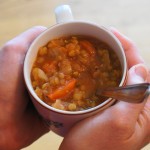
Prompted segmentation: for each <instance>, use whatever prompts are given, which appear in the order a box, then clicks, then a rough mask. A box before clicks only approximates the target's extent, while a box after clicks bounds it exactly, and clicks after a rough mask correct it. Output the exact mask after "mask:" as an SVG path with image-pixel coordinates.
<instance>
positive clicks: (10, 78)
mask: <svg viewBox="0 0 150 150" xmlns="http://www.w3.org/2000/svg"><path fill="white" fill-rule="evenodd" d="M45 29H46V28H45V27H40V26H38V27H34V28H31V29H29V30H28V31H26V32H24V33H22V34H21V35H19V36H17V37H16V38H14V39H13V40H11V41H9V42H7V43H6V44H5V45H4V46H3V47H2V48H1V50H0V149H1V150H20V149H21V148H23V147H25V146H28V145H30V144H31V143H32V142H34V141H35V140H36V139H38V138H39V137H40V136H42V135H43V134H45V133H46V132H48V130H47V129H46V127H45V126H44V123H43V121H42V120H41V118H40V117H39V115H38V114H37V112H36V111H35V110H34V109H33V107H32V105H31V102H29V96H28V94H27V91H26V88H25V84H24V80H23V69H22V68H23V63H24V57H25V54H26V51H27V49H28V48H29V46H30V44H31V43H32V41H33V40H34V39H35V38H36V37H37V36H38V35H39V34H40V33H41V32H43V31H44V30H45Z"/></svg>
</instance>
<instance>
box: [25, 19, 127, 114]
mask: <svg viewBox="0 0 150 150" xmlns="http://www.w3.org/2000/svg"><path fill="white" fill-rule="evenodd" d="M69 35H84V36H90V37H93V38H96V39H98V40H100V41H103V42H105V43H107V44H108V45H109V46H110V47H111V48H112V49H113V50H114V51H115V53H116V54H117V56H118V58H119V60H120V63H121V68H122V79H121V81H120V84H119V86H122V85H123V84H124V82H125V78H126V74H127V62H126V57H125V54H124V50H123V48H122V46H121V43H120V42H119V41H118V39H117V38H116V37H115V36H114V35H113V34H112V33H111V32H110V31H109V30H108V29H106V28H105V27H100V26H98V25H96V24H93V23H89V22H79V21H73V22H67V23H62V24H56V25H54V26H52V27H50V28H49V29H47V30H46V31H45V32H43V33H42V34H41V35H40V36H39V37H38V38H36V39H35V41H34V42H33V43H32V44H31V46H30V48H29V50H28V52H27V55H26V58H25V62H24V78H25V82H26V86H27V88H28V91H29V93H30V94H31V95H32V97H34V99H35V100H36V101H38V102H39V103H40V104H41V105H43V106H44V107H46V108H48V109H50V110H53V111H56V112H59V113H64V114H82V113H88V112H91V111H94V110H97V109H100V108H102V107H104V106H105V105H107V103H109V102H111V101H112V99H111V98H109V99H107V100H106V101H105V102H103V103H101V104H99V105H98V106H96V107H93V108H90V109H87V110H82V111H75V112H72V111H64V110H59V109H56V108H53V107H51V106H49V105H48V104H46V103H45V102H43V101H42V100H41V99H40V98H39V97H38V96H37V95H36V93H35V92H34V89H33V87H32V84H31V78H30V74H31V69H32V66H33V63H34V61H35V59H36V56H37V53H38V50H39V48H40V47H41V46H44V45H45V44H47V42H49V41H50V40H52V39H55V38H58V37H62V36H69Z"/></svg>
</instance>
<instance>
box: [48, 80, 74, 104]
mask: <svg viewBox="0 0 150 150" xmlns="http://www.w3.org/2000/svg"><path fill="white" fill-rule="evenodd" d="M75 83H76V80H75V79H72V80H71V81H69V82H68V83H67V84H66V85H65V86H62V87H60V88H58V89H56V90H55V91H53V92H52V93H50V94H49V95H48V97H49V99H50V100H52V101H55V100H56V99H59V98H63V97H65V96H67V95H68V94H69V93H70V92H71V91H72V90H73V89H74V87H75Z"/></svg>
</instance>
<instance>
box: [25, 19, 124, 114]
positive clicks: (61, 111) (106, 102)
mask: <svg viewBox="0 0 150 150" xmlns="http://www.w3.org/2000/svg"><path fill="white" fill-rule="evenodd" d="M75 23H76V24H86V25H90V26H95V27H97V28H99V29H102V30H104V31H105V32H107V34H108V35H109V36H111V38H112V39H114V40H115V42H116V44H117V45H118V46H119V49H120V50H121V52H122V55H123V64H124V68H123V74H122V78H121V81H120V84H119V86H122V85H124V84H125V82H126V77H127V59H126V56H125V52H124V50H123V47H122V45H121V43H120V41H119V40H118V39H117V37H115V35H114V34H113V33H112V32H111V31H110V30H109V29H107V28H106V27H104V26H100V25H98V24H96V23H93V22H89V21H75V20H73V21H69V22H63V23H57V24H54V25H52V26H50V27H49V28H48V29H46V30H45V31H44V32H42V33H41V34H40V35H39V36H38V37H37V38H36V39H35V40H34V41H33V42H32V43H31V45H30V47H29V49H28V51H27V53H26V56H25V60H24V67H23V75H24V81H25V85H26V87H27V90H28V92H29V94H30V96H32V98H33V99H34V100H35V101H36V102H38V103H39V104H40V105H42V106H43V107H44V108H47V109H48V110H50V111H54V112H57V113H60V114H67V115H79V114H86V113H91V112H93V111H96V110H97V109H102V108H103V107H105V106H106V105H109V103H111V102H112V101H114V99H112V98H108V99H107V100H105V101H104V102H102V103H100V104H99V105H97V106H95V107H92V108H89V109H85V110H80V111H67V110H60V109H57V108H54V107H52V106H50V105H48V104H46V103H45V102H43V101H42V100H41V99H40V98H39V97H38V96H37V95H36V93H35V92H34V90H33V87H32V85H31V82H30V79H29V78H28V74H27V73H28V71H26V70H27V67H28V65H27V61H28V59H29V58H30V57H29V56H30V52H31V51H32V49H33V46H34V44H35V43H36V42H38V40H39V39H40V38H41V37H43V36H44V35H45V33H47V32H49V31H50V30H53V28H57V27H59V26H62V25H65V24H75ZM47 42H48V41H47ZM30 73H31V72H30Z"/></svg>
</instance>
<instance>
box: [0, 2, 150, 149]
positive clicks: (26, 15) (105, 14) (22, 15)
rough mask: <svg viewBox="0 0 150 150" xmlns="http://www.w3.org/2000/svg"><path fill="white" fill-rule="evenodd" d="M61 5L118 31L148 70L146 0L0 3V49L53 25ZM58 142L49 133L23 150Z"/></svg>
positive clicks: (149, 44)
mask: <svg viewBox="0 0 150 150" xmlns="http://www.w3.org/2000/svg"><path fill="white" fill-rule="evenodd" d="M61 4H69V5H70V6H71V7H72V11H73V14H74V17H75V19H79V20H80V19H82V20H88V21H94V22H96V23H98V24H100V25H104V26H106V27H109V26H114V27H116V28H117V29H119V30H120V31H121V32H123V33H124V34H126V35H127V36H128V37H130V38H131V39H132V40H133V41H134V42H135V43H136V45H137V46H138V47H139V51H140V53H141V55H142V57H143V58H144V59H145V61H146V62H147V64H148V66H149V67H150V52H149V51H150V38H149V37H150V13H149V11H150V1H149V0H105V1H104V0H68V1H67V0H0V10H1V11H0V46H2V45H3V44H4V43H5V42H6V41H8V40H10V39H11V38H13V37H15V36H16V35H18V34H19V33H21V32H23V31H24V30H26V29H28V28H31V27H32V26H36V25H43V26H47V27H49V26H51V25H53V24H55V16H54V9H55V7H56V6H58V5H61ZM61 141H62V138H61V137H59V136H57V135H55V134H54V133H51V132H50V133H48V134H47V135H45V136H43V137H42V138H40V139H39V140H37V141H36V142H35V143H33V144H32V145H31V146H29V147H27V148H25V149H24V150H41V149H44V150H49V149H51V150H58V147H59V144H60V143H61ZM143 150H150V146H147V147H145V148H144V149H143Z"/></svg>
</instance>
